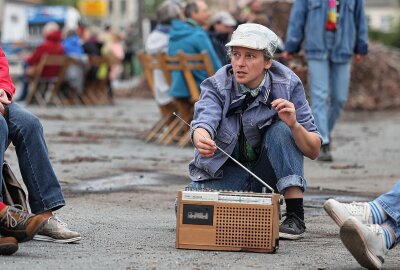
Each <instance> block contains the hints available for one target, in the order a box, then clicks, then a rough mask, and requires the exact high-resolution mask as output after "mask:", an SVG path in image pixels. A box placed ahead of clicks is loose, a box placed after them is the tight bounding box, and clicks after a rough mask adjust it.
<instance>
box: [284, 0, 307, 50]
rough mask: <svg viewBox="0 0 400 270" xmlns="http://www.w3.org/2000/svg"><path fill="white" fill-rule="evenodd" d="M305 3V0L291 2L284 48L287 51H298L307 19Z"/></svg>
mask: <svg viewBox="0 0 400 270" xmlns="http://www.w3.org/2000/svg"><path fill="white" fill-rule="evenodd" d="M307 4H308V1H307V0H296V1H294V3H293V6H292V10H291V12H290V19H289V26H288V30H287V32H286V44H285V50H286V51H288V52H289V53H297V52H299V51H300V48H301V43H302V42H303V39H304V28H305V23H306V19H307Z"/></svg>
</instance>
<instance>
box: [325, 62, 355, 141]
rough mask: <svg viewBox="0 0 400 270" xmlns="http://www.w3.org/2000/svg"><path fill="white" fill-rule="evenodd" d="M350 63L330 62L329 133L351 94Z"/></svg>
mask: <svg viewBox="0 0 400 270" xmlns="http://www.w3.org/2000/svg"><path fill="white" fill-rule="evenodd" d="M350 69H351V65H350V63H344V64H343V63H332V62H330V73H329V74H330V85H331V87H330V89H331V91H330V105H329V110H328V134H331V132H332V130H333V127H334V126H335V123H336V120H337V119H338V118H339V116H340V114H341V112H342V110H343V107H344V105H345V103H346V101H347V97H348V95H349V84H350V72H351V71H350Z"/></svg>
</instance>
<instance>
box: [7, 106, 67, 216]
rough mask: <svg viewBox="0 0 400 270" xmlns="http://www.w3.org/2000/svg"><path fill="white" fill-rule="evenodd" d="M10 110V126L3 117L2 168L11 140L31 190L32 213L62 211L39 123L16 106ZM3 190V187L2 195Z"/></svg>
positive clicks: (10, 107)
mask: <svg viewBox="0 0 400 270" xmlns="http://www.w3.org/2000/svg"><path fill="white" fill-rule="evenodd" d="M8 108H9V112H8V119H9V123H8V124H7V122H6V120H5V118H4V117H0V153H2V154H0V164H3V161H4V152H5V151H6V149H7V147H8V144H9V140H11V142H12V143H13V144H14V145H15V151H16V154H17V158H18V163H19V168H20V170H21V175H22V179H23V181H24V183H25V185H26V188H27V190H28V198H29V204H30V207H31V211H32V213H35V214H37V213H41V212H44V211H46V210H56V209H59V208H61V207H62V206H64V205H65V201H64V196H63V194H62V191H61V187H60V184H59V182H58V180H57V177H56V176H55V173H54V171H53V168H52V166H51V164H50V160H49V157H48V152H47V146H46V142H45V140H44V136H43V127H42V125H41V124H40V122H39V119H38V118H37V117H36V116H34V115H33V114H32V113H30V112H28V111H27V110H26V109H24V108H23V107H21V106H20V105H18V104H17V103H15V102H12V103H11V104H9V105H8ZM0 176H2V172H1V170H0ZM1 188H2V187H1V185H0V191H1ZM1 194H2V193H1V192H0V200H1V201H2V200H3V198H1Z"/></svg>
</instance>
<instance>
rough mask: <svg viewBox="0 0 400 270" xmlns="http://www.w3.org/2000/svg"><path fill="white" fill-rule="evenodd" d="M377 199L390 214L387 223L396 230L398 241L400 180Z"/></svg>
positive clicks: (399, 235) (399, 229) (399, 237)
mask: <svg viewBox="0 0 400 270" xmlns="http://www.w3.org/2000/svg"><path fill="white" fill-rule="evenodd" d="M376 200H377V201H378V202H379V204H380V205H381V206H382V208H383V210H384V211H385V212H386V213H387V214H388V216H389V218H388V220H387V221H386V222H385V223H386V224H387V225H388V226H390V227H391V228H392V230H393V231H394V233H395V236H396V243H398V242H399V241H400V181H398V182H397V183H396V184H395V185H394V186H393V187H392V189H391V190H390V191H388V192H386V193H385V194H382V195H381V196H379V197H378V198H377V199H376ZM385 223H384V224H385Z"/></svg>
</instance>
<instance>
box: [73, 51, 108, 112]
mask: <svg viewBox="0 0 400 270" xmlns="http://www.w3.org/2000/svg"><path fill="white" fill-rule="evenodd" d="M99 69H104V73H105V74H103V75H104V76H103V77H97V74H92V75H94V76H96V78H91V80H86V82H85V87H84V91H83V93H82V94H81V96H80V99H81V101H82V103H83V104H85V105H96V104H97V105H98V104H109V103H110V99H109V97H108V94H107V87H108V69H109V61H108V59H107V58H105V57H102V56H97V55H90V56H89V72H91V71H96V72H97V71H98V70H99Z"/></svg>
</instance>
